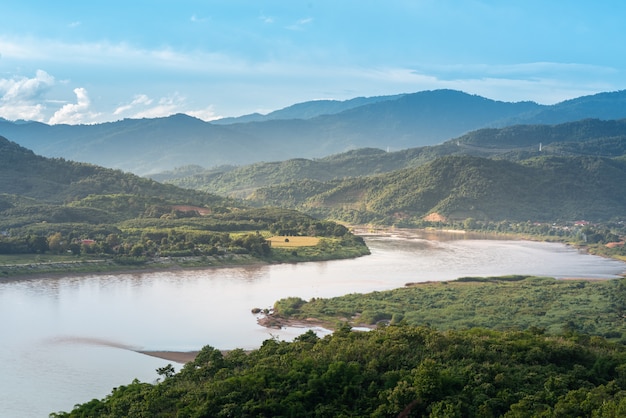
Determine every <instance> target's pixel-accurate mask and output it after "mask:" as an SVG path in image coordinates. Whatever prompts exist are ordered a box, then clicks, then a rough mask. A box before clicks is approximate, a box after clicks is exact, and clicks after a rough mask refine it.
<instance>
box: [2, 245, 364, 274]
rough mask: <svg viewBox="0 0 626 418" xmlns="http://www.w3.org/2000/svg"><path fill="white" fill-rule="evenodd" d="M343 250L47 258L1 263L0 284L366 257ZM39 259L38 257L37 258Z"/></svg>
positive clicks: (360, 252)
mask: <svg viewBox="0 0 626 418" xmlns="http://www.w3.org/2000/svg"><path fill="white" fill-rule="evenodd" d="M361 247H362V248H360V247H356V246H355V247H343V248H341V251H336V252H327V253H324V252H316V253H312V254H309V253H308V252H307V251H306V248H305V247H301V248H305V250H304V251H295V250H293V249H289V251H287V250H285V249H277V250H274V251H275V253H276V254H274V256H272V257H267V258H257V257H253V256H251V255H249V254H227V255H223V256H188V257H155V258H151V259H146V260H144V261H140V262H137V263H128V262H126V263H119V262H116V261H115V260H114V259H83V260H71V261H68V260H65V259H63V260H62V261H54V260H55V257H54V256H46V261H36V262H24V263H10V264H9V263H1V261H2V260H1V258H0V280H3V279H4V280H20V279H33V278H40V277H42V276H45V277H71V276H80V275H85V274H90V275H101V274H141V273H151V272H162V271H174V270H204V269H213V268H224V267H245V266H254V265H259V266H260V265H272V264H285V263H306V262H317V261H330V260H342V259H349V258H357V257H362V256H364V255H369V249H368V248H367V246H361ZM37 257H39V258H40V257H41V256H37Z"/></svg>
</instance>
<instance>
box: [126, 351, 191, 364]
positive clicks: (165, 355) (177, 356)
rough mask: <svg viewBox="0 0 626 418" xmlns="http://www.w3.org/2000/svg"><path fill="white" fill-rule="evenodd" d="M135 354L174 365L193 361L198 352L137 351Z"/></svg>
mask: <svg viewBox="0 0 626 418" xmlns="http://www.w3.org/2000/svg"><path fill="white" fill-rule="evenodd" d="M137 353H140V354H145V355H146V356H152V357H158V358H162V359H163V360H169V361H174V362H176V363H180V364H185V363H188V362H190V361H194V360H195V359H196V356H197V355H198V353H199V351H141V350H139V351H137Z"/></svg>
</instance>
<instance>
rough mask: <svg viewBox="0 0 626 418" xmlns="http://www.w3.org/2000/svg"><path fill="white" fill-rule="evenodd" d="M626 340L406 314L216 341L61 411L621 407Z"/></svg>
mask: <svg viewBox="0 0 626 418" xmlns="http://www.w3.org/2000/svg"><path fill="white" fill-rule="evenodd" d="M625 364H626V351H625V349H624V346H623V345H616V344H613V343H610V342H607V341H606V340H605V339H603V338H600V337H589V336H585V335H580V334H576V333H567V334H562V335H547V334H544V333H543V331H542V330H540V329H533V330H528V331H513V330H512V331H502V332H498V331H489V330H485V329H479V328H474V329H471V330H459V331H438V330H436V329H434V328H431V327H413V326H409V325H405V324H399V325H391V326H383V327H380V328H378V329H375V330H372V331H369V332H351V331H350V327H349V326H343V327H340V328H338V329H337V330H336V331H335V332H334V333H333V334H332V335H330V336H326V337H324V338H322V339H320V338H318V337H317V336H316V335H315V334H314V333H313V332H311V331H309V332H307V333H305V334H303V335H301V336H299V337H297V338H296V339H295V341H293V342H291V343H289V342H282V341H277V340H273V339H270V340H267V341H265V342H264V343H263V345H262V346H261V347H260V348H259V349H257V350H253V351H251V352H249V353H246V352H244V351H243V350H234V351H231V352H229V353H227V354H224V353H222V352H220V351H219V350H216V349H214V348H213V347H210V346H207V347H205V348H203V349H202V351H201V352H200V353H199V355H198V356H197V357H196V359H195V360H194V361H193V362H190V363H187V364H185V365H184V367H182V369H181V370H180V371H178V373H175V369H174V367H172V366H171V365H168V366H165V367H163V368H160V369H159V370H158V371H159V373H160V374H161V376H162V381H160V382H158V383H154V384H150V383H141V382H138V381H135V382H132V383H130V384H128V385H124V386H120V387H118V388H115V389H114V390H113V391H112V393H111V394H110V395H109V396H107V397H106V398H105V399H103V400H97V399H94V400H92V401H89V402H86V403H84V404H82V405H77V406H76V407H75V408H74V410H72V411H70V412H59V413H56V414H53V415H52V416H53V417H55V418H61V417H70V418H71V417H96V416H97V417H122V416H123V417H148V416H149V417H365V416H370V417H409V416H412V417H481V418H483V417H498V416H504V417H578V416H585V417H592V416H593V417H618V416H624V415H625V414H626V374H625V373H626V369H625Z"/></svg>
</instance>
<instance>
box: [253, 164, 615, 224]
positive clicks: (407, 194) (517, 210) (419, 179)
mask: <svg viewBox="0 0 626 418" xmlns="http://www.w3.org/2000/svg"><path fill="white" fill-rule="evenodd" d="M623 184H626V164H625V163H624V161H623V160H612V159H607V158H601V157H552V156H547V157H535V158H532V159H529V160H525V161H522V162H512V161H506V160H494V159H488V158H479V157H470V156H447V157H441V158H438V159H436V160H434V161H432V162H429V163H427V164H424V165H421V166H419V167H416V168H408V169H403V170H398V171H395V172H392V173H388V174H381V175H377V176H370V177H361V178H351V179H345V180H335V181H330V182H325V183H321V182H314V181H307V180H304V181H300V182H294V183H291V184H286V185H280V186H272V187H267V188H262V189H259V190H257V191H256V193H254V194H253V195H252V197H251V200H252V201H255V202H257V203H262V204H274V205H281V204H282V205H283V206H285V207H295V208H299V209H300V210H303V211H305V212H309V213H314V214H324V215H327V216H334V217H337V218H339V219H343V220H346V221H349V222H355V223H363V222H371V221H377V222H381V223H384V224H388V225H390V224H398V223H399V224H403V223H408V224H410V223H411V222H416V221H418V220H419V219H422V218H423V217H425V216H426V215H428V214H431V213H437V214H439V215H442V216H444V217H446V218H449V219H465V218H470V217H471V218H476V219H483V220H491V221H498V220H511V221H527V220H533V221H557V220H561V221H564V220H575V219H591V220H608V219H611V218H624V217H626V194H625V193H624V191H623Z"/></svg>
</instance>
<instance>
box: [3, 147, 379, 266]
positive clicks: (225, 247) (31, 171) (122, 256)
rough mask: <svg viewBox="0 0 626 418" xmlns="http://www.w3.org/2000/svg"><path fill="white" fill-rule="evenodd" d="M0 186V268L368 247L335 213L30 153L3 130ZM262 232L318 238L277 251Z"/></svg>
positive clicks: (257, 257)
mask: <svg viewBox="0 0 626 418" xmlns="http://www.w3.org/2000/svg"><path fill="white" fill-rule="evenodd" d="M0 186H1V190H5V191H6V193H3V194H0V277H7V276H15V275H20V274H39V273H54V272H68V271H73V272H96V271H109V270H120V269H136V268H169V267H172V266H184V267H198V266H215V265H222V264H232V263H238V264H239V263H251V262H255V261H256V262H258V261H263V262H277V261H285V260H287V261H303V260H318V259H333V258H342V257H355V256H359V255H363V254H367V253H368V250H367V247H366V246H365V244H364V242H363V240H361V239H357V238H355V237H353V236H352V234H351V233H350V232H349V231H348V229H347V228H346V227H344V226H342V225H339V224H336V223H334V222H329V221H320V220H317V219H314V218H312V217H310V216H308V215H303V214H301V213H298V212H296V211H294V210H288V209H278V208H250V207H247V206H245V205H244V204H242V203H240V202H237V201H234V200H232V199H225V198H222V197H219V196H215V195H211V194H208V193H203V192H198V191H194V190H185V189H180V188H178V187H175V186H172V185H163V184H160V183H157V182H155V181H152V180H147V179H144V178H140V177H137V176H134V175H132V174H127V173H122V172H121V171H115V170H108V169H104V168H101V167H96V166H92V165H89V164H80V163H74V162H68V161H65V160H51V159H47V158H43V157H39V156H36V155H34V154H33V153H32V152H30V151H28V150H26V149H24V148H21V147H19V146H17V145H16V144H13V143H11V142H9V141H7V140H5V139H3V138H0ZM271 235H289V236H298V235H302V236H312V237H319V238H323V239H321V240H320V241H319V243H318V244H317V245H315V246H311V247H310V248H308V249H307V250H303V251H300V250H299V249H293V250H292V252H294V254H292V253H291V252H290V253H289V254H284V251H281V250H279V249H277V251H274V250H273V249H272V247H271V244H270V242H269V241H268V240H267V238H268V237H270V236H271ZM70 257H71V259H68V258H70Z"/></svg>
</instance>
